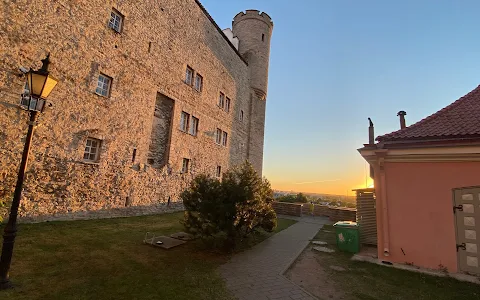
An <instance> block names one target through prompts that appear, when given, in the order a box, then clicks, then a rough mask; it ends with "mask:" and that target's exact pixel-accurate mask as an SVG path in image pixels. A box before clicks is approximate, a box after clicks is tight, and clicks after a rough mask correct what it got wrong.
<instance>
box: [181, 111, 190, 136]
mask: <svg viewBox="0 0 480 300" xmlns="http://www.w3.org/2000/svg"><path fill="white" fill-rule="evenodd" d="M189 121H190V115H189V114H187V113H186V112H184V111H182V115H181V116H180V130H181V131H184V132H187V129H188V123H189Z"/></svg>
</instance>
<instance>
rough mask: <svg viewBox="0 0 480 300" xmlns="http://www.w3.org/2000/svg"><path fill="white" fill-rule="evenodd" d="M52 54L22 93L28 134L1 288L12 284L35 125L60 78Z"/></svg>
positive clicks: (0, 270)
mask: <svg viewBox="0 0 480 300" xmlns="http://www.w3.org/2000/svg"><path fill="white" fill-rule="evenodd" d="M49 58H50V54H48V55H47V57H46V58H45V59H42V67H41V68H40V70H38V71H32V70H30V71H28V73H27V74H26V75H27V89H26V90H27V93H25V94H23V95H22V98H21V100H20V107H21V108H22V109H25V110H26V111H28V113H29V115H30V121H29V122H28V131H27V137H26V139H25V146H24V148H23V154H22V161H21V163H20V170H19V171H18V177H17V185H16V186H15V192H14V194H13V201H12V207H11V208H10V215H9V217H8V222H7V225H6V226H5V230H4V233H3V246H2V254H1V256H0V290H3V289H7V288H10V287H11V286H12V285H11V283H10V279H9V276H8V271H9V270H10V263H11V262H12V254H13V245H14V243H15V236H16V235H17V215H18V207H19V205H20V199H21V196H22V187H23V180H24V177H25V168H26V167H27V160H28V152H29V151H30V143H31V141H32V136H33V128H34V127H35V125H36V120H37V116H38V114H39V113H41V112H43V110H44V109H45V103H46V100H45V99H46V98H47V97H48V95H50V92H51V91H52V90H53V88H54V87H55V85H57V80H55V79H54V78H53V77H51V76H50V75H49V73H48V64H49V63H50V60H49Z"/></svg>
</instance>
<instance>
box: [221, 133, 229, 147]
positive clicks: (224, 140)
mask: <svg viewBox="0 0 480 300" xmlns="http://www.w3.org/2000/svg"><path fill="white" fill-rule="evenodd" d="M227 137H228V134H227V133H226V132H225V131H224V132H223V134H222V146H224V147H227Z"/></svg>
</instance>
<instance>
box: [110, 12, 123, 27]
mask: <svg viewBox="0 0 480 300" xmlns="http://www.w3.org/2000/svg"><path fill="white" fill-rule="evenodd" d="M122 25H123V16H122V14H121V13H119V12H118V11H117V10H115V9H112V11H111V12H110V21H109V22H108V27H110V28H112V29H113V30H115V31H116V32H121V31H122Z"/></svg>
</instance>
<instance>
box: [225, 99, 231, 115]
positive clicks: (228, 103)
mask: <svg viewBox="0 0 480 300" xmlns="http://www.w3.org/2000/svg"><path fill="white" fill-rule="evenodd" d="M230 103H232V100H230V98H228V97H225V111H226V112H227V113H228V112H230Z"/></svg>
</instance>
